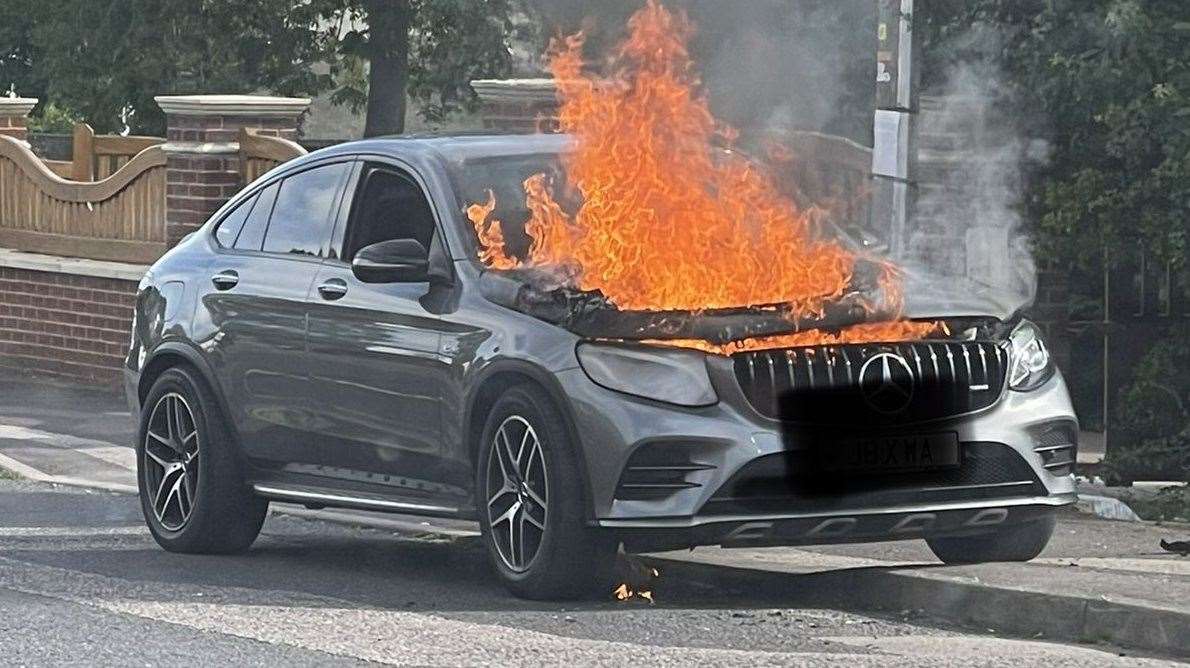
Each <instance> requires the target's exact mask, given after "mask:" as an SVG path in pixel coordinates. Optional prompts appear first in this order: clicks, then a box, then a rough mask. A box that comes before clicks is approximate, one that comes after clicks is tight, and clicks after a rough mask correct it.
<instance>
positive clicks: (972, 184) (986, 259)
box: [908, 33, 1048, 317]
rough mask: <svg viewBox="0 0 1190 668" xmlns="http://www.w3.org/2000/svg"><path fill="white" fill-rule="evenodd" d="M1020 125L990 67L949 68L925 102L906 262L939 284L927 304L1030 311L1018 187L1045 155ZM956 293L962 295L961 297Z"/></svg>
mask: <svg viewBox="0 0 1190 668" xmlns="http://www.w3.org/2000/svg"><path fill="white" fill-rule="evenodd" d="M979 39H981V40H983V41H989V40H995V39H996V38H995V36H994V35H990V36H989V35H986V34H982V33H981V35H980V37H979ZM1022 119H1023V117H1022V115H1021V114H1020V113H1019V110H1017V109H1016V108H1015V105H1014V104H1013V102H1012V96H1010V95H1008V94H1007V93H1006V92H1005V87H1004V86H1003V78H1002V76H1001V73H1000V71H999V70H998V68H997V67H996V66H995V65H994V64H991V62H990V61H989V60H986V59H981V60H980V61H979V62H971V63H960V64H958V65H956V66H954V67H953V68H952V69H951V71H949V72H947V73H946V76H945V77H944V78H943V83H942V84H941V85H936V86H934V87H932V89H931V90H928V91H926V94H925V95H923V97H922V102H921V113H920V116H919V118H918V123H919V125H918V129H919V135H918V147H919V152H918V173H917V174H918V179H917V180H918V186H919V190H918V193H919V194H918V199H917V204H916V208H915V214H914V216H913V220H912V221H911V223H910V230H911V233H910V236H909V240H908V242H909V243H908V249H909V258H908V259H909V260H910V261H911V262H912V263H914V264H917V265H919V266H921V267H924V268H925V269H926V270H927V272H928V273H929V274H930V275H931V276H932V277H934V278H935V279H941V280H934V281H930V282H931V283H936V284H937V285H935V286H934V287H936V290H932V291H930V292H932V293H935V294H932V295H931V298H935V299H945V300H950V301H958V302H962V301H964V300H967V301H982V302H984V303H985V304H986V306H987V307H988V310H990V313H989V314H990V315H1000V316H1002V317H1003V316H1007V315H1010V314H1011V313H1013V312H1015V311H1016V310H1018V309H1021V308H1024V307H1026V306H1028V305H1029V304H1031V303H1032V301H1033V298H1034V296H1035V295H1036V290H1037V272H1036V266H1035V263H1034V260H1033V256H1032V252H1031V247H1030V246H1031V245H1030V242H1029V239H1028V236H1027V234H1026V233H1025V230H1024V227H1023V224H1022V222H1023V221H1022V207H1023V197H1024V191H1025V181H1024V179H1025V175H1026V173H1027V171H1028V170H1027V167H1028V165H1029V164H1030V163H1034V164H1036V163H1039V162H1043V161H1044V160H1045V159H1046V156H1047V154H1048V148H1047V147H1046V145H1045V144H1044V142H1040V141H1036V140H1030V139H1029V138H1028V134H1027V129H1028V128H1027V127H1026V124H1025V123H1024V122H1023V120H1022ZM956 280H957V281H958V282H954V281H956ZM960 285H962V286H966V290H965V294H957V293H960V292H964V291H963V290H959V289H956V288H957V286H960ZM948 293H949V294H948ZM943 295H945V296H943Z"/></svg>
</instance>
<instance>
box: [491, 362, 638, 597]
mask: <svg viewBox="0 0 1190 668" xmlns="http://www.w3.org/2000/svg"><path fill="white" fill-rule="evenodd" d="M534 442H535V443H536V444H537V447H536V448H534V447H533V445H532V444H533V443H534ZM505 443H507V444H508V446H507V449H505V450H503V453H502V452H501V451H498V450H497V448H501V447H503V446H504V444H505ZM522 443H524V445H525V447H524V448H523V449H522V448H521V444H522ZM478 445H479V453H478V457H476V459H477V469H476V486H475V487H476V495H477V498H476V505H477V507H478V509H479V512H478V515H479V518H480V521H479V524H480V529H481V531H482V532H483V539H484V544H485V545H486V546H487V548H488V555H489V556H490V557H491V561H492V565H493V567H494V568H495V570H496V573H497V574H498V576H499V578H500V580H501V581H502V582H503V584H504V585H505V587H507V588H508V589H509V591H511V592H512V593H513V594H514V595H516V596H518V597H521V598H527V599H537V600H564V599H574V598H580V597H583V596H588V595H592V594H594V593H596V592H597V591H598V590H599V588H600V587H606V588H607V590H608V591H610V585H611V573H612V569H613V566H614V563H615V558H616V547H617V546H616V542H615V540H614V537H613V536H611V535H610V534H607V533H603V532H600V531H598V530H597V529H593V528H591V527H589V526H588V525H587V521H586V516H587V513H586V504H585V501H584V494H583V490H585V489H586V481H585V480H583V477H582V474H581V470H582V469H581V468H580V467H579V464H578V460H577V449H576V448H575V446H574V444H573V443H572V442H571V439H570V435H569V431H568V430H567V428H566V425H565V423H564V422H563V420H562V417H561V416H560V415H558V412H557V409H556V408H555V407H554V404H553V402H552V401H551V400H550V399H549V397H548V395H546V394H545V393H544V392H543V391H542V390H540V389H538V388H537V387H535V386H532V385H519V386H515V387H512V388H510V389H509V390H507V391H506V392H505V393H504V395H503V396H501V397H500V398H499V399H498V400H497V401H496V404H495V405H494V406H493V407H492V410H491V412H490V413H489V414H488V417H487V422H486V424H485V426H484V429H483V436H482V437H481V440H480V442H479V444H478ZM502 454H503V456H502ZM518 455H519V457H518ZM513 466H516V467H517V468H516V470H517V473H516V474H506V473H505V471H509V470H510V468H511V467H513ZM522 483H523V484H522ZM489 500H490V501H491V503H489ZM516 504H520V510H517V509H516V508H514V505H516ZM543 504H544V505H543ZM538 525H540V527H541V528H539V527H538ZM493 526H495V529H493ZM518 531H519V534H518ZM518 538H519V539H520V540H517V539H518ZM514 544H519V545H520V546H522V547H520V549H519V558H518V550H514V548H512V545H514Z"/></svg>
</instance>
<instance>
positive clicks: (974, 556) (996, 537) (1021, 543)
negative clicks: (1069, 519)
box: [926, 513, 1057, 564]
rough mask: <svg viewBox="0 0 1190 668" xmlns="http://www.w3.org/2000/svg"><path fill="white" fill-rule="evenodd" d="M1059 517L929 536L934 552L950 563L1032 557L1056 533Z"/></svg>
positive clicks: (975, 562) (1018, 559)
mask: <svg viewBox="0 0 1190 668" xmlns="http://www.w3.org/2000/svg"><path fill="white" fill-rule="evenodd" d="M1056 524H1057V517H1056V516H1055V515H1054V514H1053V513H1050V514H1048V515H1046V516H1045V517H1043V518H1041V519H1039V520H1033V521H1030V522H1028V523H1025V524H1017V525H1014V526H1008V527H1004V528H1002V529H998V530H996V531H994V532H992V533H988V534H982V535H979V536H965V537H957V538H927V539H926V544H928V545H929V546H930V549H931V550H933V551H934V555H935V556H937V557H938V558H939V559H941V560H942V562H943V563H947V564H981V563H987V562H992V561H1029V560H1031V559H1034V558H1036V557H1037V555H1039V554H1041V551H1042V550H1044V549H1045V546H1046V545H1047V544H1048V543H1049V541H1050V537H1051V536H1052V535H1053V534H1054V526H1055V525H1056Z"/></svg>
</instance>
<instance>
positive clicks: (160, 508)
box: [144, 392, 201, 531]
mask: <svg viewBox="0 0 1190 668" xmlns="http://www.w3.org/2000/svg"><path fill="white" fill-rule="evenodd" d="M200 441H201V437H200V435H199V433H198V423H197V421H196V420H195V419H194V412H193V411H191V409H190V404H189V403H187V402H186V399H185V398H184V397H183V396H182V395H180V394H177V393H174V392H171V393H169V394H166V395H165V396H163V397H161V399H159V400H158V401H157V405H155V406H154V407H153V411H152V412H151V413H150V414H149V424H148V428H147V429H145V442H144V452H145V457H144V466H145V472H144V476H145V483H146V484H145V490H146V491H147V492H148V494H149V502H150V504H151V507H152V509H153V515H154V516H155V517H156V518H157V521H158V522H159V523H160V524H161V526H162V527H163V528H164V529H166V530H168V531H179V530H181V529H182V528H183V527H185V526H186V522H188V521H189V520H190V515H191V513H192V512H193V511H194V498H195V493H196V491H197V489H198V453H199V447H200Z"/></svg>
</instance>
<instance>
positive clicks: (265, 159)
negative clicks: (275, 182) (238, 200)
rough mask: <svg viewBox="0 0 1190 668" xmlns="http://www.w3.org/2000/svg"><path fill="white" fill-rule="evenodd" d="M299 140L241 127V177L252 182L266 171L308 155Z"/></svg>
mask: <svg viewBox="0 0 1190 668" xmlns="http://www.w3.org/2000/svg"><path fill="white" fill-rule="evenodd" d="M306 153H307V151H306V149H304V148H302V147H301V146H300V145H299V144H298V143H297V142H292V141H289V140H288V139H281V138H280V137H269V136H264V135H260V134H257V132H256V131H255V130H249V129H248V128H241V129H240V178H241V179H242V181H243V184H244V185H248V184H249V183H252V182H253V181H255V180H256V179H259V178H260V177H261V176H264V174H265V172H268V171H269V170H270V169H272V168H274V167H276V166H277V165H280V164H281V163H284V162H288V161H290V160H293V159H294V158H297V157H300V156H303V155H306Z"/></svg>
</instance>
